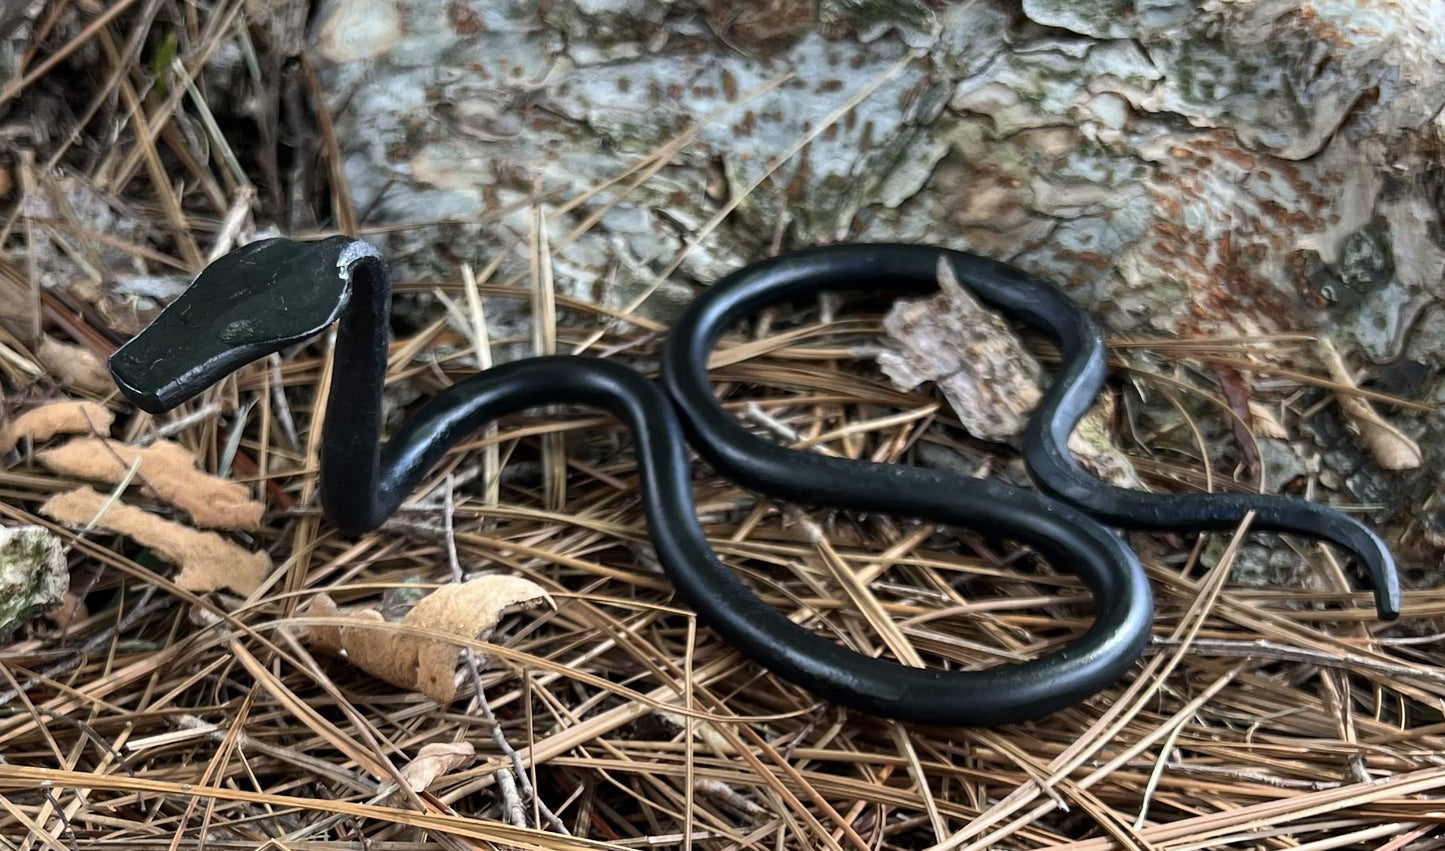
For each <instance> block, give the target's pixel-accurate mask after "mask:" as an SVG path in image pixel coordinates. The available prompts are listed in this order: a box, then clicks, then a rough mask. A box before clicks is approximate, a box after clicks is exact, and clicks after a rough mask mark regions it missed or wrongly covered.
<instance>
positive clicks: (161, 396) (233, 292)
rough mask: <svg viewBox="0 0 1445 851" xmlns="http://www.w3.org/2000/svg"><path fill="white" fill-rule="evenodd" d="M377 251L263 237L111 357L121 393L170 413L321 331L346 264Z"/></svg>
mask: <svg viewBox="0 0 1445 851" xmlns="http://www.w3.org/2000/svg"><path fill="white" fill-rule="evenodd" d="M368 256H370V257H374V256H376V252H375V251H374V250H372V249H371V248H370V246H367V245H366V244H365V243H363V242H359V241H357V240H354V239H351V238H350V237H345V236H334V237H330V238H328V239H323V240H319V241H316V242H294V241H292V240H289V239H265V240H260V241H258V242H253V243H251V244H250V245H247V246H245V247H243V248H239V249H237V250H236V251H233V252H231V253H230V254H227V255H226V256H224V257H222V258H220V259H219V260H217V261H215V262H214V263H212V264H211V265H209V266H207V267H206V268H205V269H203V270H202V271H201V274H200V275H198V276H197V277H196V279H195V281H193V282H192V283H191V285H190V287H188V288H187V289H186V291H185V292H183V293H182V294H181V296H180V297H179V298H177V299H176V300H175V301H174V302H172V303H171V304H170V305H169V306H168V307H167V308H166V309H165V310H163V311H161V314H160V315H159V316H157V317H156V318H155V320H154V321H153V322H151V324H150V325H149V326H147V327H146V329H145V330H144V331H142V332H141V333H140V334H138V335H137V336H136V337H135V338H133V339H132V340H131V341H130V342H128V343H126V344H125V345H124V346H121V347H120V349H119V350H117V351H116V353H115V354H114V355H112V356H111V358H110V372H111V375H112V376H114V377H115V383H116V385H117V386H118V387H119V388H120V390H121V392H122V393H124V394H125V396H126V398H128V399H130V401H131V402H132V403H133V404H134V405H135V406H136V407H138V408H140V409H141V410H143V411H148V412H150V413H152V414H157V413H161V412H163V411H168V410H170V409H171V408H174V407H176V406H177V405H179V404H181V403H182V402H185V401H187V400H189V399H191V398H193V397H195V396H197V395H199V394H200V393H201V392H202V391H204V390H205V389H206V388H207V387H210V386H211V385H212V384H215V383H216V382H217V381H219V380H221V379H222V378H224V377H225V376H227V375H229V374H230V373H232V372H234V371H235V370H237V369H240V368H241V367H242V366H245V365H246V364H248V363H251V362H252V361H255V360H258V359H260V358H263V357H265V356H266V355H269V354H271V353H272V352H276V351H280V350H281V349H282V348H284V347H286V346H289V345H293V344H295V343H299V342H302V341H304V340H306V339H308V338H310V337H314V336H315V335H317V334H319V333H321V331H323V330H325V328H326V327H327V326H328V325H330V324H331V323H332V322H334V321H336V318H337V317H338V316H339V315H340V314H341V311H342V309H343V308H344V307H345V306H346V302H347V299H348V297H349V296H350V293H351V267H352V265H353V264H354V263H355V262H356V261H358V260H360V259H362V258H363V257H368Z"/></svg>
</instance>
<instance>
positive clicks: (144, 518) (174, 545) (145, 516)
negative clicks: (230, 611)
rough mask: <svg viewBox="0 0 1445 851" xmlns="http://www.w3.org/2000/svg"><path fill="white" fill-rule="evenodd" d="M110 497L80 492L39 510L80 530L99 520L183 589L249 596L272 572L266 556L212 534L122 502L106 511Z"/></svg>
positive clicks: (55, 498) (53, 499) (53, 500)
mask: <svg viewBox="0 0 1445 851" xmlns="http://www.w3.org/2000/svg"><path fill="white" fill-rule="evenodd" d="M108 499H109V497H107V496H106V495H104V494H101V493H97V492H96V491H94V490H91V489H90V488H79V489H77V490H73V491H69V492H66V493H62V494H57V495H55V496H53V497H51V498H50V499H49V500H48V501H47V502H46V503H45V504H44V505H42V506H41V507H40V512H41V513H42V514H44V515H45V516H46V517H49V518H51V519H53V520H57V521H59V522H61V523H68V524H70V525H72V526H84V525H86V524H88V523H90V522H91V521H92V520H94V519H95V518H96V517H97V516H99V517H100V519H99V521H98V522H96V527H97V528H101V529H105V530H107V531H110V532H115V533H117V534H120V535H125V536H126V537H128V538H130V539H131V540H133V541H135V542H136V543H138V544H140V545H142V546H146V547H150V548H151V549H153V550H155V552H156V554H157V555H159V556H160V557H161V558H163V559H165V560H166V561H168V562H170V563H171V564H175V565H178V566H179V567H180V568H181V572H180V574H179V575H178V576H177V577H176V584H177V585H179V586H180V587H182V588H184V589H186V590H187V591H196V592H205V591H216V590H219V589H221V588H227V589H230V590H231V591H235V592H236V593H238V594H251V593H252V592H254V591H255V590H256V589H257V588H259V587H260V586H261V582H262V580H264V579H265V578H266V575H267V574H269V573H270V572H271V559H270V558H268V557H267V556H266V554H265V553H252V552H247V551H246V550H244V549H242V548H241V547H239V546H237V545H236V544H234V543H232V542H230V541H227V540H226V539H225V538H222V537H221V536H220V535H217V534H216V533H215V532H198V531H196V530H195V529H191V528H190V527H187V526H182V525H181V524H179V523H175V522H173V521H170V520H166V519H164V518H161V517H157V516H155V515H154V514H150V513H148V512H145V511H142V510H141V509H139V508H136V507H134V506H130V505H125V504H123V503H116V504H114V505H112V506H111V507H110V508H109V509H108V510H106V509H105V505H106V502H107V500H108ZM102 510H105V514H104V515H101V511H102Z"/></svg>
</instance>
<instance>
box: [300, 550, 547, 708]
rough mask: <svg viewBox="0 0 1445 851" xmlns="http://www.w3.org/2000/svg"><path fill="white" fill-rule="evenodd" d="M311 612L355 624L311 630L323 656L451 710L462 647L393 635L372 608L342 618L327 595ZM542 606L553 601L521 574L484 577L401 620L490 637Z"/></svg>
mask: <svg viewBox="0 0 1445 851" xmlns="http://www.w3.org/2000/svg"><path fill="white" fill-rule="evenodd" d="M311 605H312V608H311V609H310V611H309V614H313V615H318V616H321V617H335V616H338V615H340V616H341V617H345V618H348V619H350V620H352V621H354V622H355V623H356V624H357V625H356V627H345V626H343V627H334V626H320V627H313V628H312V629H310V630H309V631H308V637H309V638H310V640H311V642H312V644H313V645H314V646H315V647H316V648H317V649H318V650H321V651H323V652H327V653H331V654H333V655H345V656H346V659H347V660H348V661H349V662H351V664H353V665H355V666H356V667H358V668H360V669H362V670H363V671H366V672H367V673H369V674H372V675H373V676H376V677H379V678H381V679H383V680H386V681H387V682H389V683H391V684H392V685H395V686H399V687H401V688H404V689H410V690H413V691H417V692H420V693H421V694H424V695H426V696H427V697H429V698H431V699H432V700H434V701H436V702H437V703H440V704H442V705H446V704H448V703H451V702H452V700H453V699H455V698H456V696H457V660H458V658H459V657H460V655H461V652H462V648H461V646H460V645H458V644H455V643H453V642H450V641H439V640H435V639H431V638H424V637H422V636H419V635H414V634H412V633H407V632H400V631H396V630H389V629H387V628H386V627H385V624H386V623H387V621H386V620H385V619H384V618H383V617H382V616H381V613H380V612H378V611H376V610H375V609H361V610H358V611H352V612H347V613H344V614H343V613H341V612H339V611H338V609H337V608H336V603H335V602H333V601H332V599H331V598H330V597H328V596H326V595H325V594H322V595H320V596H318V597H316V598H315V599H314V600H313V601H312V604H311ZM539 605H546V606H547V607H549V608H555V607H556V604H555V603H554V602H553V601H552V597H551V596H550V595H549V594H548V593H547V592H546V591H545V590H544V589H543V588H542V586H540V585H538V584H537V583H535V582H532V581H531V580H527V579H523V578H521V577H519V576H502V575H490V576H480V577H477V578H476V579H473V580H471V581H470V582H464V583H462V584H461V585H444V586H442V587H441V588H438V589H437V590H435V591H433V592H432V593H430V594H428V595H427V596H425V597H423V598H422V599H421V600H420V601H418V602H417V604H416V605H415V606H413V607H412V609H411V611H409V612H407V613H406V614H405V615H404V616H403V617H402V619H401V623H402V625H404V626H409V627H420V628H423V629H428V630H433V631H437V632H444V633H447V634H449V635H455V636H458V637H459V638H462V639H468V640H470V639H473V638H482V639H485V638H486V637H487V636H488V635H490V634H491V632H492V630H493V629H495V628H496V626H497V622H498V621H500V620H501V619H502V615H504V614H506V613H507V612H509V611H512V610H514V609H530V608H534V607H536V606H539Z"/></svg>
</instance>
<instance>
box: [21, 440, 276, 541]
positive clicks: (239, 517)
mask: <svg viewBox="0 0 1445 851" xmlns="http://www.w3.org/2000/svg"><path fill="white" fill-rule="evenodd" d="M36 457H37V458H38V459H39V460H40V463H42V464H44V465H45V466H46V467H49V468H50V469H51V470H54V471H55V472H57V473H63V474H65V475H67V476H77V477H79V478H82V479H92V480H97V481H102V482H110V483H112V484H114V483H116V482H119V481H120V480H121V479H123V478H124V477H125V475H126V473H127V472H128V471H129V470H130V467H131V465H133V464H134V463H135V462H136V460H137V459H139V460H140V470H139V472H138V475H139V477H140V478H141V479H142V480H143V481H144V482H145V483H146V485H148V486H149V488H150V489H151V490H152V491H154V493H155V495H156V497H157V498H159V499H161V500H164V501H165V502H168V503H170V504H171V505H174V506H176V507H177V508H180V509H183V510H184V511H185V512H186V513H188V514H190V515H191V519H192V520H193V521H195V524H196V525H197V526H204V527H206V528H210V529H243V530H245V529H255V528H257V527H259V526H260V525H261V515H262V513H263V512H264V507H263V506H262V505H261V503H259V502H256V501H255V500H253V499H251V491H250V489H249V488H247V487H246V486H245V485H243V484H240V483H238V482H229V481H226V480H225V479H220V478H217V477H215V476H212V475H208V474H206V473H203V472H201V471H200V470H198V469H197V468H196V459H195V457H194V456H192V455H191V453H190V452H189V451H187V450H186V448H185V447H183V446H181V445H180V444H178V443H172V442H170V441H168V440H158V441H156V442H155V443H154V444H152V445H150V446H145V447H137V446H130V445H128V444H125V443H121V442H119V441H116V440H102V439H100V438H77V439H75V440H72V441H70V442H69V443H66V444H65V445H64V446H60V447H57V448H55V449H49V450H46V451H45V452H41V453H39V454H38V455H37V456H36Z"/></svg>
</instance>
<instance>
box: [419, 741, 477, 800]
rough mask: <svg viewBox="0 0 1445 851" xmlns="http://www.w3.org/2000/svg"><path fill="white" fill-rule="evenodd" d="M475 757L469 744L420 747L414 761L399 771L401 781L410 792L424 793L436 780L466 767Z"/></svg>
mask: <svg viewBox="0 0 1445 851" xmlns="http://www.w3.org/2000/svg"><path fill="white" fill-rule="evenodd" d="M476 756H477V749H476V748H475V747H473V746H472V744H471V742H456V743H440V742H437V743H433V744H429V745H422V746H421V750H420V751H417V754H416V759H414V760H412V761H411V762H409V763H407V764H406V765H405V766H404V767H403V768H402V769H401V779H402V780H404V781H406V785H407V786H408V787H410V789H411V791H413V792H425V791H426V790H427V787H429V786H431V785H432V784H433V783H435V782H436V781H437V779H438V778H440V777H442V776H443V775H446V774H450V773H451V772H453V771H456V770H457V769H458V768H461V767H462V766H464V765H467V764H468V763H470V762H471V761H472V760H473V759H476Z"/></svg>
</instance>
